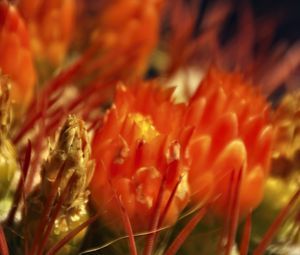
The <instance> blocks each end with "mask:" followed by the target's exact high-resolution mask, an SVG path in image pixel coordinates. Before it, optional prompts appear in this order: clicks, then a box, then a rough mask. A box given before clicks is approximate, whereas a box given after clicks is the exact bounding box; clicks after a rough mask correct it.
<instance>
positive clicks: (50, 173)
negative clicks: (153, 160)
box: [23, 116, 94, 254]
mask: <svg viewBox="0 0 300 255" xmlns="http://www.w3.org/2000/svg"><path fill="white" fill-rule="evenodd" d="M90 153H91V152H90V144H89V139H88V134H87V130H86V128H85V126H84V123H83V121H81V120H79V119H78V118H77V117H75V116H69V117H68V119H67V121H66V123H65V124H64V126H63V127H62V129H61V131H60V135H59V137H58V141H57V143H56V145H55V147H54V148H53V149H52V150H51V151H50V155H49V157H48V159H47V160H46V161H45V162H44V164H43V167H42V172H41V184H40V186H39V187H38V188H37V189H35V190H34V191H33V192H32V194H31V195H30V196H29V198H28V200H27V204H26V207H27V211H26V212H25V215H24V219H23V223H24V225H23V227H25V230H24V231H25V232H26V226H27V227H28V228H29V229H30V231H29V233H30V235H29V236H27V238H29V239H30V244H31V249H32V253H34V251H37V250H39V249H45V247H43V245H45V243H43V242H45V238H46V237H47V236H45V232H46V230H47V228H48V227H49V225H50V226H51V224H53V226H51V227H52V229H51V234H50V236H49V240H48V241H47V242H46V243H47V245H46V247H47V248H48V249H49V248H50V247H51V245H53V244H55V243H56V242H57V241H58V240H60V239H62V238H63V237H64V236H65V235H66V234H67V233H68V232H70V231H71V230H73V229H74V228H76V227H77V226H79V225H80V224H82V223H83V222H84V221H85V220H87V218H88V212H87V201H88V195H89V192H88V191H87V186H88V184H89V182H90V179H91V176H92V173H93V169H94V164H93V162H92V161H91V159H90ZM48 206H50V207H48ZM52 219H55V221H52ZM51 221H52V223H51ZM84 233H85V231H83V232H81V234H79V235H77V236H76V238H75V239H73V240H72V241H70V243H69V244H68V245H65V246H64V247H63V249H62V250H61V251H60V253H59V254H73V253H74V252H76V251H78V248H79V246H80V242H81V240H82V238H83V236H84ZM46 240H47V239H46ZM39 245H40V246H39Z"/></svg>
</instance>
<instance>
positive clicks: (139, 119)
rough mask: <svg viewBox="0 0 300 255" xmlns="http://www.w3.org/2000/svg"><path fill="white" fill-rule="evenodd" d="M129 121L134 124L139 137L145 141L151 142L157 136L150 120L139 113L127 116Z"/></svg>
mask: <svg viewBox="0 0 300 255" xmlns="http://www.w3.org/2000/svg"><path fill="white" fill-rule="evenodd" d="M129 118H130V120H132V122H134V123H135V124H136V126H137V127H138V130H139V135H138V136H139V137H140V138H142V139H144V140H145V141H151V140H153V139H154V138H155V137H156V136H158V135H159V132H158V131H157V130H156V128H155V126H154V125H153V123H152V120H151V118H150V117H148V116H143V115H142V114H140V113H133V114H130V115H129Z"/></svg>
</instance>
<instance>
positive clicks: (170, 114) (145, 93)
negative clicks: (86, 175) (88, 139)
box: [91, 83, 192, 230]
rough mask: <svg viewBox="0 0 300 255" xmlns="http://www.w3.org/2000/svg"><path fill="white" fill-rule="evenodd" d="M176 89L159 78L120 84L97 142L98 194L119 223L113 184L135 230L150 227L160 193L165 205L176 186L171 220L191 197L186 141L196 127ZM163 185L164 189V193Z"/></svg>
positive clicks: (102, 207)
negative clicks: (187, 122) (186, 119)
mask: <svg viewBox="0 0 300 255" xmlns="http://www.w3.org/2000/svg"><path fill="white" fill-rule="evenodd" d="M172 92H173V90H170V89H169V90H164V89H162V88H160V87H159V86H158V85H157V84H155V83H148V84H146V85H144V84H138V86H132V87H131V88H130V89H128V88H126V87H124V86H119V87H118V88H117V94H116V99H115V104H114V105H113V106H112V108H111V109H110V110H109V111H108V112H107V114H106V116H105V120H104V124H103V126H102V127H101V128H100V129H99V130H98V131H97V132H96V134H95V137H94V140H93V145H92V146H93V157H94V158H95V160H96V169H95V174H94V177H93V179H92V182H91V192H92V198H93V200H94V202H95V204H96V206H97V207H98V208H99V209H100V210H101V211H102V212H103V214H104V216H103V217H105V218H106V219H107V220H111V219H114V222H115V223H116V222H117V221H116V220H115V219H116V218H120V212H119V209H118V206H117V204H116V203H117V202H116V200H115V199H113V198H114V195H113V190H115V192H116V193H117V195H118V196H120V198H121V201H122V203H123V204H124V207H125V208H126V211H127V213H128V215H129V218H130V220H131V222H132V223H133V227H134V229H135V230H145V229H147V227H148V225H149V219H150V217H151V214H152V213H153V210H154V209H153V208H154V207H155V206H154V205H155V203H156V201H157V199H158V196H159V195H162V200H161V201H162V202H161V206H160V208H161V210H162V211H163V210H164V208H165V207H166V204H167V201H168V199H169V198H170V196H171V194H172V191H174V190H176V193H175V196H174V197H173V199H172V203H171V204H170V207H169V210H168V212H167V214H166V217H165V219H164V222H165V223H174V221H175V220H176V219H177V217H178V214H179V213H180V211H181V210H182V209H183V208H184V207H185V205H186V203H187V201H188V199H189V185H188V183H187V171H188V162H187V156H188V153H187V150H186V147H187V144H188V141H189V137H190V135H191V131H192V130H191V129H190V128H185V127H184V126H182V124H183V116H184V110H185V106H184V105H182V104H181V105H180V104H174V103H173V102H172V101H171V95H172ZM179 179H181V181H180V184H179V186H178V187H177V188H176V184H177V183H178V181H179ZM161 185H163V187H164V188H163V194H158V191H159V189H160V187H161ZM162 211H161V212H162ZM105 212H108V214H107V215H106V214H105ZM117 224H118V223H117Z"/></svg>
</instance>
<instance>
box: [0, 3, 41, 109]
mask: <svg viewBox="0 0 300 255" xmlns="http://www.w3.org/2000/svg"><path fill="white" fill-rule="evenodd" d="M0 56H1V57H0V69H1V71H2V73H4V74H7V75H8V76H9V77H10V78H11V79H12V82H13V86H12V99H13V100H14V101H15V102H16V103H17V104H20V105H26V104H28V103H29V101H30V99H31V97H32V92H33V87H34V85H35V81H36V74H35V70H34V66H33V60H32V55H31V51H30V47H29V39H28V34H27V29H26V27H25V24H24V22H23V20H22V18H21V17H20V15H19V13H18V11H17V10H16V9H15V7H13V6H11V5H9V4H8V3H6V2H5V1H3V2H1V3H0Z"/></svg>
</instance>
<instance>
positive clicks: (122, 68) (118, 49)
mask: <svg viewBox="0 0 300 255" xmlns="http://www.w3.org/2000/svg"><path fill="white" fill-rule="evenodd" d="M164 1H165V0H154V1H153V0H150V1H149V0H144V1H136V0H108V1H107V0H105V1H103V4H104V8H103V12H102V13H101V15H100V17H99V25H98V30H97V33H94V40H96V41H98V42H99V41H100V47H99V49H100V50H101V51H102V52H101V54H104V56H105V55H111V56H115V58H114V61H113V62H112V63H110V69H118V71H117V72H115V73H114V74H115V75H116V76H118V77H119V78H120V79H121V80H124V79H125V80H128V79H132V78H137V77H139V78H141V77H142V76H143V75H144V72H145V70H146V68H147V65H148V61H149V57H150V55H151V53H152V51H153V50H154V48H155V47H156V45H157V42H158V37H159V29H160V13H161V9H162V6H163V3H164ZM117 67H119V68H117Z"/></svg>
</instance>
